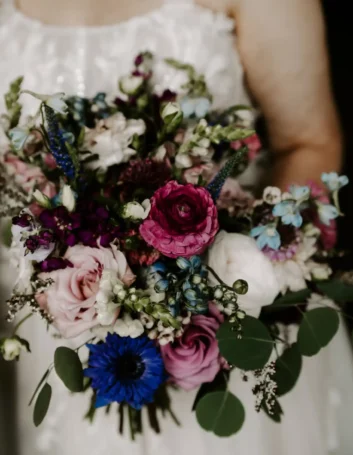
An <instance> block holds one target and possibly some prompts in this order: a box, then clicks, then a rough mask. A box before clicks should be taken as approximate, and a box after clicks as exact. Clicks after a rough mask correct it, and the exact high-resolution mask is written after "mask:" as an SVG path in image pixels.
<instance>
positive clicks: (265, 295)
mask: <svg viewBox="0 0 353 455" xmlns="http://www.w3.org/2000/svg"><path fill="white" fill-rule="evenodd" d="M208 265H209V266H210V267H211V268H212V269H213V270H214V271H215V272H216V273H217V275H219V277H220V278H221V279H222V280H223V281H224V282H225V283H226V284H227V285H228V286H232V285H233V283H234V282H235V281H236V280H239V279H242V280H245V281H246V282H247V283H248V285H249V290H248V293H247V294H245V295H240V296H239V298H238V303H239V306H240V308H241V309H242V310H244V311H245V312H246V313H247V314H248V315H250V316H254V317H258V316H259V315H260V312H261V308H262V307H263V306H267V305H271V303H273V301H274V300H275V298H276V296H277V295H278V294H279V292H280V288H279V285H278V282H277V279H276V275H275V272H274V270H273V266H272V263H271V261H270V260H269V259H268V258H267V257H266V256H265V255H264V254H263V253H262V252H261V251H260V250H259V249H258V247H257V245H256V242H255V241H254V240H253V239H252V238H250V237H247V236H245V235H242V234H228V233H227V232H225V231H221V232H220V233H219V234H218V235H217V237H216V240H215V242H214V244H213V245H212V247H211V248H210V251H209V256H208Z"/></svg>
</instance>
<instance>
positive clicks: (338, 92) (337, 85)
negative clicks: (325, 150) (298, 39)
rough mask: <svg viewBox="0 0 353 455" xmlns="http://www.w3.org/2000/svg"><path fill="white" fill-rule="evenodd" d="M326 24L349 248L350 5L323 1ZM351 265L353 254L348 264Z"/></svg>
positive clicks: (352, 132)
mask: <svg viewBox="0 0 353 455" xmlns="http://www.w3.org/2000/svg"><path fill="white" fill-rule="evenodd" d="M323 7H324V13H325V18H326V24H327V40H328V47H329V54H330V59H331V72H332V82H333V90H334V94H335V97H336V103H337V106H338V110H339V114H340V117H341V125H342V129H343V134H344V139H345V160H344V170H343V172H344V173H345V174H346V175H348V176H349V178H350V182H351V183H350V185H349V186H348V187H346V188H344V190H342V195H341V202H342V209H343V212H344V213H345V217H344V218H343V219H342V220H341V222H340V246H341V247H342V248H347V249H352V246H353V242H352V238H353V203H352V200H353V128H352V118H353V114H352V109H353V65H352V63H351V62H350V59H351V56H352V44H353V24H352V20H351V19H352V15H351V13H350V11H351V8H352V4H351V2H349V1H345V0H323ZM352 265H353V260H352V256H350V257H349V259H348V260H347V267H348V266H352Z"/></svg>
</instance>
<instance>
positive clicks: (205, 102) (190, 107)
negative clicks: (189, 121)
mask: <svg viewBox="0 0 353 455" xmlns="http://www.w3.org/2000/svg"><path fill="white" fill-rule="evenodd" d="M180 105H181V109H182V111H183V114H184V117H185V118H190V117H192V116H195V117H197V118H204V117H206V115H207V114H208V112H209V110H210V107H211V102H210V100H209V99H208V98H206V97H200V98H191V97H188V96H186V97H184V98H183V99H182V100H181V101H180Z"/></svg>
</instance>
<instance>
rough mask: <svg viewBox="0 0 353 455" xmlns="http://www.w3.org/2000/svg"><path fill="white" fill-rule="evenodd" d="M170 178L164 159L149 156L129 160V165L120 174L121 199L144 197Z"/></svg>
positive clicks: (168, 167)
mask: <svg viewBox="0 0 353 455" xmlns="http://www.w3.org/2000/svg"><path fill="white" fill-rule="evenodd" d="M170 179H171V169H170V165H169V164H168V162H166V161H156V160H153V159H151V158H146V159H144V160H135V161H131V163H130V166H129V167H128V168H127V169H125V171H123V172H122V173H121V174H120V178H119V183H120V184H121V186H122V189H121V199H122V200H123V201H126V200H131V199H133V198H137V199H139V196H141V199H146V197H149V196H152V194H153V193H154V192H155V191H156V190H157V189H158V188H160V187H161V186H163V185H165V184H166V183H167V182H168V181H169V180H170Z"/></svg>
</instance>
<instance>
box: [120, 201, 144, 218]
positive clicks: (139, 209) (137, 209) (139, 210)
mask: <svg viewBox="0 0 353 455" xmlns="http://www.w3.org/2000/svg"><path fill="white" fill-rule="evenodd" d="M150 210H151V203H150V201H149V200H148V199H146V200H145V201H143V202H142V203H141V204H140V203H138V202H137V201H133V202H129V203H127V204H126V205H125V206H124V209H123V212H122V217H123V218H124V219H128V220H131V221H141V220H145V219H146V218H147V217H148V215H149V213H150Z"/></svg>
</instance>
